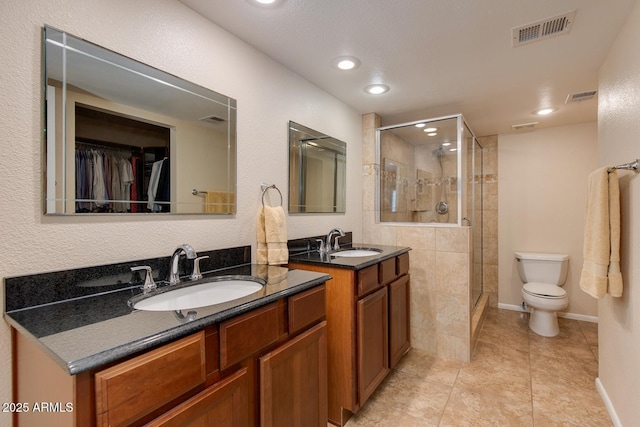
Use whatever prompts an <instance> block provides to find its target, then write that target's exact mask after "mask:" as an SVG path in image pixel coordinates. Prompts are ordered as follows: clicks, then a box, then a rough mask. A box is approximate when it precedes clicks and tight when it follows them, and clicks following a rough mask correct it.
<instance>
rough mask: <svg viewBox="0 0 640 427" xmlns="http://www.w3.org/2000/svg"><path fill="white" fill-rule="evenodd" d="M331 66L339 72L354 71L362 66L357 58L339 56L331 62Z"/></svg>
mask: <svg viewBox="0 0 640 427" xmlns="http://www.w3.org/2000/svg"><path fill="white" fill-rule="evenodd" d="M331 65H332V66H333V67H335V68H337V69H339V70H353V69H355V68H358V67H359V66H360V60H359V59H358V58H356V57H355V56H339V57H337V58H335V59H334V60H333V61H331Z"/></svg>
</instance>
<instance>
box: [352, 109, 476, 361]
mask: <svg viewBox="0 0 640 427" xmlns="http://www.w3.org/2000/svg"><path fill="white" fill-rule="evenodd" d="M377 127H380V117H379V116H378V115H376V114H374V113H371V114H366V115H364V116H363V121H362V133H363V135H362V136H363V147H362V152H363V201H362V202H363V221H362V236H363V241H364V242H366V243H379V244H387V245H397V246H409V247H411V248H412V251H411V252H410V259H411V270H410V274H411V340H412V346H413V347H414V348H417V349H420V350H424V351H427V352H429V353H431V354H434V355H437V356H439V357H443V358H447V359H454V360H460V361H469V358H470V349H471V346H470V315H471V306H470V298H469V292H470V289H469V287H470V280H469V272H470V266H469V260H470V251H471V247H470V229H469V228H467V227H463V228H458V227H425V226H424V225H419V226H417V225H416V226H413V225H404V224H402V225H398V224H376V209H377V206H378V205H377V203H376V200H377V196H376V194H375V189H376V179H377V177H378V174H379V171H380V165H378V164H377V163H376V158H375V152H376V149H375V129H376V128H377Z"/></svg>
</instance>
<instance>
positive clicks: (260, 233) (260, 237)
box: [256, 209, 269, 264]
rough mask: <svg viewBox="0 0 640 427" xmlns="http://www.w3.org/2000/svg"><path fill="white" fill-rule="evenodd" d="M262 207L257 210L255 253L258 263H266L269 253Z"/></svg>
mask: <svg viewBox="0 0 640 427" xmlns="http://www.w3.org/2000/svg"><path fill="white" fill-rule="evenodd" d="M264 225H265V224H264V209H260V212H258V224H257V241H258V250H257V253H256V257H257V263H258V264H267V263H268V262H269V255H268V251H267V233H266V231H265V228H264Z"/></svg>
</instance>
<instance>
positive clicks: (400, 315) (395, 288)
mask: <svg viewBox="0 0 640 427" xmlns="http://www.w3.org/2000/svg"><path fill="white" fill-rule="evenodd" d="M410 345H411V341H410V333H409V275H405V276H402V277H400V278H399V279H398V280H396V281H394V282H391V283H390V284H389V363H390V366H389V367H390V368H391V369H393V368H394V367H395V366H396V365H397V364H398V362H399V361H400V359H401V358H402V356H403V355H404V353H405V352H406V351H407V350H408V349H409V347H410Z"/></svg>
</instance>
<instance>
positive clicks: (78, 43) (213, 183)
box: [42, 26, 237, 217]
mask: <svg viewBox="0 0 640 427" xmlns="http://www.w3.org/2000/svg"><path fill="white" fill-rule="evenodd" d="M42 35H43V39H42V52H43V57H42V58H43V105H44V117H43V122H44V124H45V126H44V141H43V144H44V149H43V181H44V182H43V212H44V214H45V215H67V216H73V215H136V216H140V215H143V214H150V215H151V216H152V217H154V216H161V215H162V214H164V215H167V214H168V215H211V214H222V215H233V214H235V213H236V210H237V102H236V100H235V99H233V98H230V97H227V96H225V95H222V94H220V93H217V92H214V91H212V90H210V89H207V88H205V87H202V86H199V85H196V84H194V83H191V82H188V81H186V80H184V79H182V78H179V77H177V76H174V75H172V74H169V73H166V72H164V71H162V70H159V69H157V68H154V67H151V66H149V65H146V64H143V63H141V62H139V61H136V60H134V59H131V58H129V57H126V56H123V55H121V54H118V53H117V52H114V51H111V50H109V49H106V48H103V47H101V46H99V45H96V44H94V43H91V42H88V41H86V40H83V39H81V38H78V37H75V36H72V35H70V34H68V33H66V32H64V31H61V30H58V29H56V28H53V27H50V26H44V27H43V30H42ZM53 51H56V52H57V55H58V56H59V57H60V60H58V59H57V58H56V57H53V56H51V55H52V52H53ZM73 55H75V57H76V58H85V59H88V61H86V62H83V63H80V62H77V63H75V64H74V65H67V63H68V60H69V57H71V56H73ZM58 61H59V62H58ZM89 61H91V62H92V65H91V68H90V69H88V68H87V69H81V67H82V66H85V65H87V64H89ZM96 64H100V68H93V67H94V66H95V65H96ZM56 67H57V68H56ZM74 70H75V71H74ZM123 75H125V77H127V81H128V82H129V83H127V84H129V85H132V86H135V88H141V87H143V86H144V85H146V84H147V83H149V82H153V84H154V85H155V86H153V87H152V88H151V89H147V90H145V91H144V92H142V91H141V92H135V91H133V90H131V86H129V87H127V86H126V85H125V83H124V82H125V79H124V78H123V77H122V76H123ZM89 76H90V77H92V78H91V79H89V78H86V77H89ZM49 77H52V78H53V80H51V82H56V84H58V85H60V88H59V90H58V88H54V87H52V86H51V85H50V84H49V83H50V80H49ZM58 78H60V80H58ZM110 78H111V79H112V81H109V79H110ZM133 79H137V80H135V81H133V83H131V81H132V80H133ZM100 84H102V86H101V85H100ZM71 88H74V89H73V90H70V89H71ZM56 92H57V94H56ZM143 93H144V94H145V95H147V94H151V95H153V99H151V101H150V102H151V103H153V106H152V107H149V106H148V105H143V104H141V103H138V101H140V100H141V99H142V98H143V95H142V94H143ZM68 94H69V98H70V99H72V100H71V101H70V100H69V99H68ZM83 98H84V99H89V100H90V101H93V100H97V101H99V102H96V105H93V104H92V103H91V102H90V103H89V107H90V108H91V109H95V110H97V111H99V112H101V113H107V114H111V115H112V116H113V117H122V118H124V119H125V120H126V119H133V120H131V121H136V122H141V124H144V125H146V124H157V125H160V126H161V127H166V128H168V132H169V133H170V135H171V136H170V142H167V145H166V146H165V148H164V152H165V157H164V158H165V159H169V160H170V161H171V165H170V167H167V168H166V170H167V171H169V172H167V174H170V175H168V177H167V180H168V181H169V183H168V184H167V189H168V190H167V191H169V193H170V198H169V200H168V201H167V202H164V205H165V206H166V207H167V210H169V212H166V211H165V212H163V211H164V209H163V211H160V210H156V209H155V207H156V206H159V205H162V203H163V202H158V204H156V205H153V206H154V208H153V209H146V210H145V209H144V207H145V206H147V203H148V201H147V200H146V199H144V198H142V196H141V197H140V198H139V199H137V200H136V201H135V203H133V201H131V205H134V204H135V205H137V206H139V208H138V209H130V210H131V211H134V210H137V212H127V211H125V212H98V209H93V211H91V212H86V213H85V212H82V211H80V212H78V210H79V209H78V203H82V202H83V199H78V194H77V192H76V190H75V184H76V176H75V174H74V169H75V168H74V166H75V158H74V152H76V150H75V148H76V143H80V142H81V141H79V139H80V136H78V141H77V140H76V128H75V119H76V117H75V111H76V110H75V109H73V108H74V105H76V106H85V107H86V106H87V105H83V103H82V99H83ZM101 103H103V104H106V105H113V106H115V108H113V109H111V108H109V107H104V106H103V105H101ZM149 105H151V104H149ZM70 108H71V109H70ZM56 110H57V111H58V115H59V116H60V118H57V117H56V116H55V112H56ZM138 112H139V113H140V114H137V113H138ZM187 113H189V116H187ZM200 114H202V115H200ZM165 119H166V120H165ZM208 119H210V120H208ZM178 123H179V124H178ZM56 128H57V129H56ZM185 134H189V135H190V136H189V138H188V139H187V138H185V137H184V136H183V135H185ZM193 135H198V136H199V138H198V137H195V136H193ZM215 135H217V136H218V137H217V138H216V137H215ZM179 136H180V137H181V138H178V137H179ZM89 141H90V140H89ZM182 141H189V143H190V144H191V145H190V146H188V147H185V146H184V143H183V142H182ZM214 141H215V145H210V146H211V147H212V151H211V152H209V150H208V149H207V150H203V147H204V148H208V147H209V145H206V144H207V143H209V144H212V143H213V142H214ZM136 143H137V144H138V145H137V146H136V145H134V144H126V147H125V148H129V149H133V148H139V147H143V148H140V149H141V150H142V151H143V156H144V143H143V142H139V143H138V141H136ZM98 144H106V145H105V146H103V147H102V148H105V149H107V147H108V149H110V150H111V149H114V148H113V147H112V146H116V148H115V149H117V148H118V147H117V145H118V144H117V143H115V144H114V143H110V142H100V141H99V142H98ZM180 144H182V145H181V146H180ZM193 144H200V148H199V147H198V146H196V147H195V148H193ZM203 144H204V145H203ZM121 145H122V144H121ZM214 147H217V151H216V150H214ZM119 148H123V147H119ZM147 148H149V147H147ZM161 150H163V149H162V146H161V147H160V150H159V151H161ZM130 151H131V150H130ZM179 151H180V152H181V153H182V156H180V157H181V158H182V159H183V160H181V161H180V162H178V152H179ZM192 153H197V154H192ZM206 153H210V154H209V156H208V158H207V156H203V154H206ZM185 154H187V158H185ZM158 155H159V154H158ZM205 158H206V160H211V159H213V160H211V162H209V163H205ZM146 160H147V161H145V159H144V158H143V159H142V165H143V166H144V165H145V163H148V159H146ZM156 160H158V158H157V157H156ZM198 163H200V165H199V166H200V167H201V169H199V170H200V171H206V175H203V174H202V173H198V172H196V173H193V171H194V168H196V166H197V165H198ZM167 164H168V163H167ZM216 164H217V165H218V167H216ZM67 165H73V166H67ZM148 169H150V168H148ZM195 170H196V171H197V170H198V169H195ZM178 171H179V172H180V175H179V174H178ZM148 172H150V170H149V171H148ZM216 174H218V175H219V176H218V177H217V178H216V176H215V175H216ZM147 179H148V177H147ZM69 181H71V182H69ZM145 182H146V180H145V181H142V182H141V183H140V185H141V187H140V188H142V189H143V190H145V193H146V190H147V186H146V184H145ZM187 187H188V188H187ZM193 187H195V188H193ZM70 194H73V196H72V197H69V195H70ZM158 200H160V199H158ZM86 201H87V202H92V203H95V204H94V205H93V206H94V208H95V206H96V205H98V206H99V204H98V203H97V202H98V201H99V199H96V198H95V196H94V197H92V198H90V199H87V200H86ZM122 201H126V199H125V198H124V197H123V198H122V199H121V200H118V199H117V198H116V199H113V200H111V201H110V202H112V203H111V204H110V205H109V206H112V205H114V206H115V205H117V204H122ZM149 204H150V203H149ZM180 210H182V211H180Z"/></svg>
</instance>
